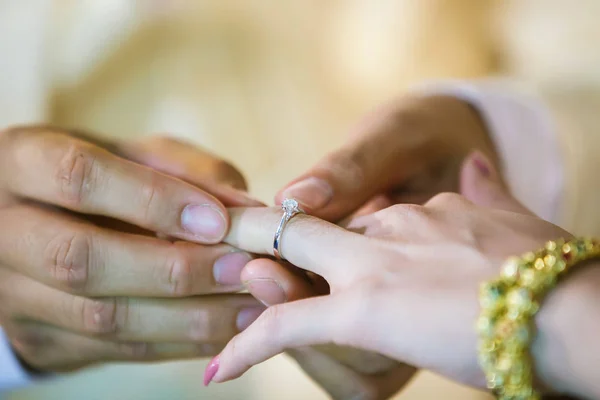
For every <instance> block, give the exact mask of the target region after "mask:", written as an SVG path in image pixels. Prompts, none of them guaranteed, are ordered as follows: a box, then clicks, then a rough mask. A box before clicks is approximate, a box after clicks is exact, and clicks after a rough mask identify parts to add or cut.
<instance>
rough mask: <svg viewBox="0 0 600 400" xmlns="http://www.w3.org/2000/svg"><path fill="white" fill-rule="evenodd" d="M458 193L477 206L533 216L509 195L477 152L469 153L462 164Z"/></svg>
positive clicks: (495, 174) (485, 158)
mask: <svg viewBox="0 0 600 400" xmlns="http://www.w3.org/2000/svg"><path fill="white" fill-rule="evenodd" d="M460 192H461V194H462V195H463V196H465V197H466V198H467V199H468V200H470V201H472V202H473V203H475V204H477V205H479V206H483V207H489V208H496V209H499V210H505V211H512V212H517V213H520V214H528V215H533V213H532V212H531V211H530V210H528V209H527V208H526V207H525V206H524V205H522V204H521V203H520V202H519V201H518V200H517V199H515V198H514V197H513V196H512V195H511V194H510V192H509V191H508V189H507V188H506V186H505V185H504V183H503V181H502V178H501V177H500V174H499V173H498V171H497V170H496V168H495V167H494V165H493V164H492V163H491V161H490V160H489V159H488V158H487V157H486V156H484V155H483V153H481V152H479V151H474V152H473V153H471V154H470V155H469V156H468V157H467V158H466V159H465V161H464V163H463V166H462V170H461V174H460Z"/></svg>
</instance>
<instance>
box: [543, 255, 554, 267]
mask: <svg viewBox="0 0 600 400" xmlns="http://www.w3.org/2000/svg"><path fill="white" fill-rule="evenodd" d="M544 264H545V265H546V267H548V268H550V269H552V267H554V265H555V264H556V257H554V256H553V255H552V254H547V255H546V256H545V257H544Z"/></svg>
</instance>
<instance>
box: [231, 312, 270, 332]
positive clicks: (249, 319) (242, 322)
mask: <svg viewBox="0 0 600 400" xmlns="http://www.w3.org/2000/svg"><path fill="white" fill-rule="evenodd" d="M263 311H265V307H250V308H245V309H243V310H242V311H240V312H239V313H238V316H237V319H236V322H235V324H236V326H237V328H238V330H239V331H240V332H241V331H243V330H244V329H246V328H247V327H249V326H250V324H251V323H253V322H254V321H256V318H258V317H259V316H260V314H262V313H263Z"/></svg>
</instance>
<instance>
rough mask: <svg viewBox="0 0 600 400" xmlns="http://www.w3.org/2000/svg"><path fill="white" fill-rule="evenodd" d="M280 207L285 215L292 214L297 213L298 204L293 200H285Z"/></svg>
mask: <svg viewBox="0 0 600 400" xmlns="http://www.w3.org/2000/svg"><path fill="white" fill-rule="evenodd" d="M281 207H282V208H283V210H284V211H285V212H286V213H293V212H295V211H298V202H297V201H296V200H294V199H285V200H283V203H281Z"/></svg>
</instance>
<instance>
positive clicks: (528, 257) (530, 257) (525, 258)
mask: <svg viewBox="0 0 600 400" xmlns="http://www.w3.org/2000/svg"><path fill="white" fill-rule="evenodd" d="M534 260H535V254H534V253H533V252H531V251H530V252H529V253H525V254H523V261H525V262H528V263H531V262H533V261H534Z"/></svg>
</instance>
